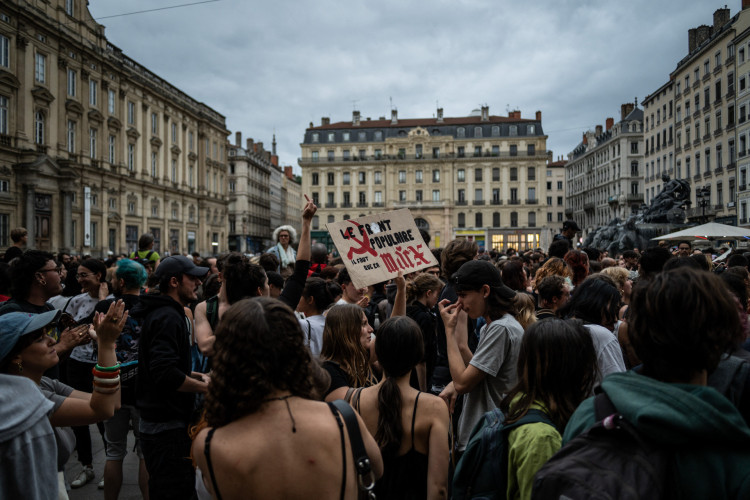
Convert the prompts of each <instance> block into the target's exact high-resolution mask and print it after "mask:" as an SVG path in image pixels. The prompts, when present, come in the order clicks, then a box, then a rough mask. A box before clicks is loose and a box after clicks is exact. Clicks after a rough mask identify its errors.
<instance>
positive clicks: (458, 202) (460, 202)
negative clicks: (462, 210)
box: [456, 200, 469, 207]
mask: <svg viewBox="0 0 750 500" xmlns="http://www.w3.org/2000/svg"><path fill="white" fill-rule="evenodd" d="M468 204H469V202H468V201H466V200H457V201H456V205H457V206H459V207H462V206H464V205H468Z"/></svg>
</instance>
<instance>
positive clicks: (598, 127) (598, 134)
mask: <svg viewBox="0 0 750 500" xmlns="http://www.w3.org/2000/svg"><path fill="white" fill-rule="evenodd" d="M600 135H602V126H601V125H597V126H596V136H597V137H599V136H600Z"/></svg>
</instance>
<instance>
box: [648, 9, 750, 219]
mask: <svg viewBox="0 0 750 500" xmlns="http://www.w3.org/2000/svg"><path fill="white" fill-rule="evenodd" d="M748 6H750V2H747V1H743V2H742V10H741V11H740V12H739V13H737V14H736V15H734V16H731V17H730V9H728V8H721V9H718V10H716V11H715V12H714V15H713V23H712V24H711V25H710V26H708V25H702V26H698V27H697V28H692V29H690V30H688V54H687V55H686V56H685V57H684V58H683V59H682V60H681V61H679V62H678V63H677V68H676V69H675V70H674V71H672V73H671V74H670V82H671V84H672V85H673V88H674V107H675V112H674V117H673V118H671V117H668V120H670V119H671V120H672V121H673V123H674V134H675V136H674V146H672V145H671V144H669V143H667V145H666V148H665V145H664V141H663V140H662V141H661V143H662V144H661V145H662V150H661V152H659V151H657V148H656V146H655V145H652V144H650V143H649V145H648V157H647V158H646V159H647V161H648V165H649V171H648V172H647V176H648V177H649V178H650V177H651V176H654V174H655V172H654V170H653V167H652V166H651V164H652V158H653V157H654V156H656V157H657V158H663V156H664V154H665V151H666V153H667V154H669V153H671V152H672V148H673V150H674V156H675V177H678V178H680V179H684V180H686V181H688V182H689V183H690V187H691V189H692V195H691V196H692V197H691V205H692V206H691V208H689V209H688V211H687V217H688V220H690V221H692V222H696V223H697V222H701V221H702V220H704V219H708V220H715V221H716V222H721V223H725V224H733V225H736V224H737V190H738V182H737V181H738V179H737V175H738V168H737V167H738V162H739V163H743V159H744V158H745V157H746V156H747V153H748V151H747V140H748V137H746V134H742V135H739V137H738V131H739V128H740V127H741V126H742V124H743V123H745V122H746V121H747V118H748V117H747V114H748V112H750V110H749V109H748V104H747V103H744V102H742V100H743V98H744V99H745V100H747V88H746V86H747V78H748V74H747V70H746V69H745V74H744V75H742V74H741V73H740V68H739V66H740V65H742V64H743V62H744V59H745V58H746V57H747V56H748V54H747V52H748V50H750V47H748V46H747V44H745V46H744V47H742V46H740V45H736V44H735V37H737V36H738V35H739V34H741V33H743V32H745V31H746V30H747V28H748V27H750V12H749V11H748V9H747V7H748ZM740 87H742V89H740ZM646 119H647V120H648V126H647V127H646V128H647V129H648V130H649V132H650V131H651V130H652V129H653V128H654V125H656V127H659V124H658V123H656V122H658V121H659V118H658V117H656V118H654V117H653V115H652V113H651V112H649V113H648V115H647V116H646ZM654 120H655V121H656V122H655V121H654ZM662 120H663V117H662ZM668 123H669V122H668ZM670 125H671V124H670ZM743 130H744V129H743ZM662 139H663V137H662ZM740 173H741V172H740ZM740 182H741V181H740ZM702 192H705V195H704V196H703V197H700V196H699V195H700V194H702Z"/></svg>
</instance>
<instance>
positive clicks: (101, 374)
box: [91, 368, 120, 378]
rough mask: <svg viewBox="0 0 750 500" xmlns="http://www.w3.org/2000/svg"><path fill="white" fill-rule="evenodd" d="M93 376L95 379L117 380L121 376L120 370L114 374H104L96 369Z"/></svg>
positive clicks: (92, 370)
mask: <svg viewBox="0 0 750 500" xmlns="http://www.w3.org/2000/svg"><path fill="white" fill-rule="evenodd" d="M91 374H92V375H93V376H95V377H101V378H115V377H116V376H118V375H119V374H120V370H117V371H114V372H103V371H101V370H97V369H96V368H92V369H91Z"/></svg>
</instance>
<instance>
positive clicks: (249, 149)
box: [246, 137, 255, 153]
mask: <svg viewBox="0 0 750 500" xmlns="http://www.w3.org/2000/svg"><path fill="white" fill-rule="evenodd" d="M246 143H247V152H248V153H252V152H253V148H254V147H255V146H254V144H253V138H252V137H248V138H247V141H246Z"/></svg>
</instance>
